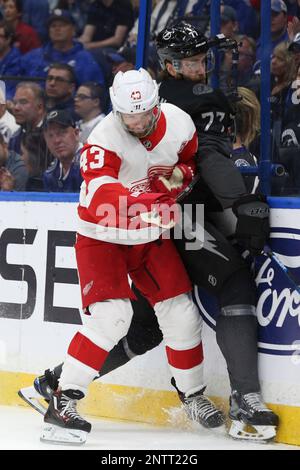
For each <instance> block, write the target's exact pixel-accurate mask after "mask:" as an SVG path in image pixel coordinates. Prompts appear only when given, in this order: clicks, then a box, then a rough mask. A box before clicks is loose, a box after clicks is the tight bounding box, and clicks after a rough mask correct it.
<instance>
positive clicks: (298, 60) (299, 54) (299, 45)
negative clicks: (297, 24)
mask: <svg viewBox="0 0 300 470" xmlns="http://www.w3.org/2000/svg"><path fill="white" fill-rule="evenodd" d="M289 51H290V52H292V53H293V56H294V62H295V65H296V67H298V66H299V65H300V33H297V34H296V35H295V37H294V39H293V41H292V42H291V44H290V45H289Z"/></svg>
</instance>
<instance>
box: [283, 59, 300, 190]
mask: <svg viewBox="0 0 300 470" xmlns="http://www.w3.org/2000/svg"><path fill="white" fill-rule="evenodd" d="M299 155H300V66H298V70H297V74H296V80H295V81H294V83H293V95H292V105H291V106H290V107H289V108H288V109H287V110H286V112H285V113H284V117H283V120H282V126H281V139H280V148H279V159H278V161H279V163H282V164H283V165H284V167H285V168H286V170H287V173H288V178H287V181H286V185H285V191H284V194H285V195H299V192H300V158H299Z"/></svg>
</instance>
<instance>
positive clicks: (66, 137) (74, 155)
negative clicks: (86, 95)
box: [43, 110, 82, 192]
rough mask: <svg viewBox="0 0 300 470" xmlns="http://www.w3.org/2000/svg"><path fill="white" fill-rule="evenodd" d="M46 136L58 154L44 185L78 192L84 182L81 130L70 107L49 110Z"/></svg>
mask: <svg viewBox="0 0 300 470" xmlns="http://www.w3.org/2000/svg"><path fill="white" fill-rule="evenodd" d="M43 129H44V137H45V140H46V143H47V147H48V149H49V151H50V153H51V154H52V155H53V156H54V157H55V160H54V161H53V163H52V165H51V166H50V168H49V169H48V170H47V171H46V172H45V173H44V175H43V180H44V189H45V191H53V192H78V191H79V190H80V185H81V182H82V177H81V173H80V150H81V148H82V144H80V142H79V130H78V129H77V128H76V126H75V122H74V120H73V119H72V115H71V114H70V113H68V112H67V111H60V110H54V111H51V112H50V113H48V114H47V116H46V118H45V120H44V124H43Z"/></svg>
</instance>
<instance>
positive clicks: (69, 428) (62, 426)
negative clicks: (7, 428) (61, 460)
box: [40, 390, 92, 445]
mask: <svg viewBox="0 0 300 470" xmlns="http://www.w3.org/2000/svg"><path fill="white" fill-rule="evenodd" d="M83 397H84V395H83V393H82V392H81V391H79V390H64V391H57V392H53V395H52V398H51V400H50V404H49V407H48V410H47V412H46V414H45V417H44V422H45V426H44V429H43V431H42V434H41V438H40V439H41V441H43V442H48V443H55V444H70V445H81V444H84V443H85V442H86V438H87V435H88V433H89V432H90V431H91V428H92V426H91V424H90V423H88V422H87V421H86V420H85V419H83V418H82V417H81V416H80V415H79V414H78V412H77V409H76V405H77V400H80V399H81V398H83Z"/></svg>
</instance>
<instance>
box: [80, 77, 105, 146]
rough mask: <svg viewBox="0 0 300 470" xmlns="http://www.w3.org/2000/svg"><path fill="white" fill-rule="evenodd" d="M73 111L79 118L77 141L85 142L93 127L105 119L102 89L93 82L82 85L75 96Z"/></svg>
mask: <svg viewBox="0 0 300 470" xmlns="http://www.w3.org/2000/svg"><path fill="white" fill-rule="evenodd" d="M74 100H75V111H76V113H77V114H78V115H79V116H80V117H81V119H80V121H78V122H77V126H78V128H79V131H80V134H79V140H80V142H82V143H85V142H86V141H87V138H88V136H89V135H90V133H91V132H92V130H93V129H94V127H95V126H96V125H97V124H98V123H99V122H100V121H102V119H103V118H104V117H105V114H104V112H103V110H104V109H106V103H105V94H104V90H103V87H102V86H101V85H98V84H97V83H94V82H87V83H83V84H82V85H81V86H80V87H79V88H78V90H77V92H76V95H75V99H74Z"/></svg>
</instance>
